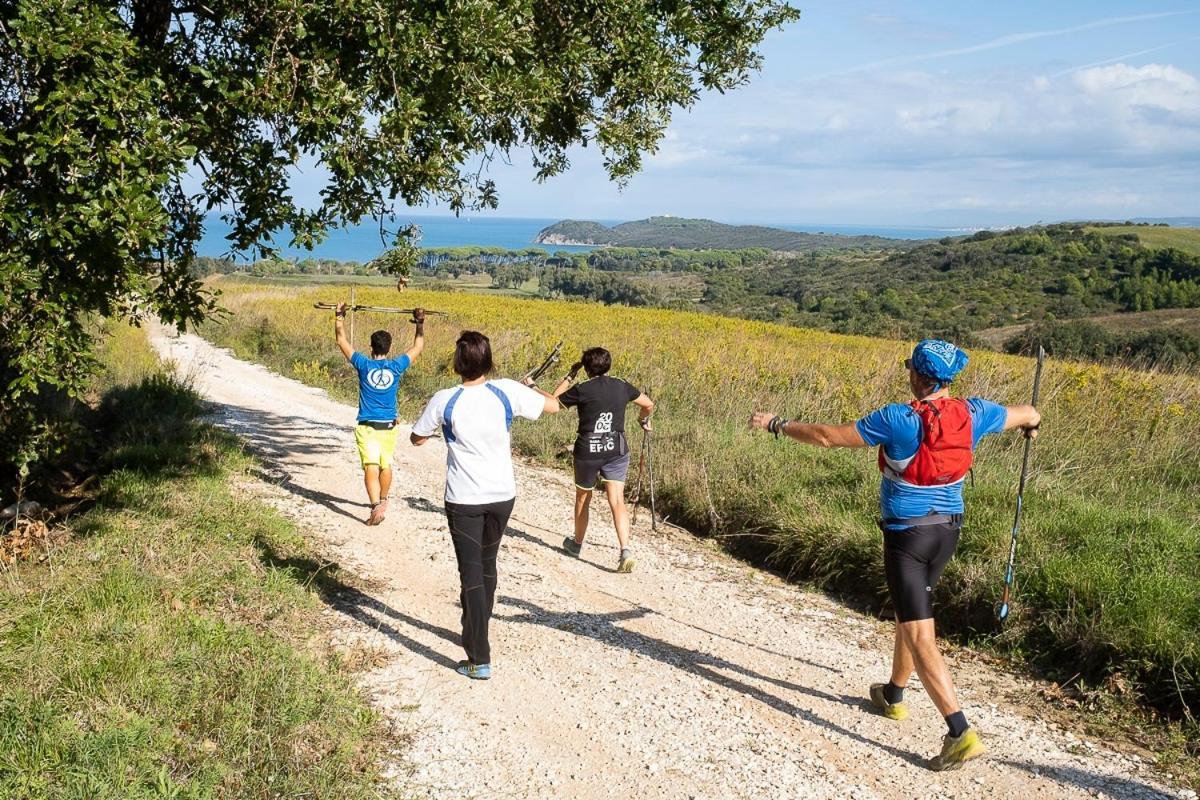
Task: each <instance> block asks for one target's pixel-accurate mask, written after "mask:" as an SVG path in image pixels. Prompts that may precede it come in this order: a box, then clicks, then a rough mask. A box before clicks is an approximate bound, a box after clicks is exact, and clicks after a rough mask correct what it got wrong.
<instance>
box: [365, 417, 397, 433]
mask: <svg viewBox="0 0 1200 800" xmlns="http://www.w3.org/2000/svg"><path fill="white" fill-rule="evenodd" d="M358 424H359V425H366V426H367V427H368V428H374V429H375V430H377V431H390V430H391V429H392V428H394V427H396V420H394V419H392V420H388V421H387V422H382V421H380V420H374V419H360V420H359V421H358Z"/></svg>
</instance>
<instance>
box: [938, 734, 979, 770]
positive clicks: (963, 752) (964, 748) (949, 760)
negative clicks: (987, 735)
mask: <svg viewBox="0 0 1200 800" xmlns="http://www.w3.org/2000/svg"><path fill="white" fill-rule="evenodd" d="M986 752H987V748H986V747H984V746H983V740H982V739H980V737H979V734H978V733H976V732H975V729H974V728H967V729H966V730H965V731H963V735H962V736H959V737H954V736H951V735H949V734H946V736H945V737H944V738H943V739H942V752H941V753H939V754H938V755H937V756H935V757H934V758H932V759H930V761H929V768H930V769H931V770H933V771H934V772H945V771H946V770H951V769H959V768H960V767H962V765H963V764H965V763H967V762H968V761H970V760H972V759H975V758H979V757H980V756H981V755H983V754H984V753H986Z"/></svg>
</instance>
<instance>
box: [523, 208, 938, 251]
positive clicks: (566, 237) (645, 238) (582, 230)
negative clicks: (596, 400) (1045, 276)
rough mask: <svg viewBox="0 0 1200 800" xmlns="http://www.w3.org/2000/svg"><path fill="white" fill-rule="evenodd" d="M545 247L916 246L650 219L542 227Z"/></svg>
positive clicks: (698, 221)
mask: <svg viewBox="0 0 1200 800" xmlns="http://www.w3.org/2000/svg"><path fill="white" fill-rule="evenodd" d="M535 241H536V242H537V243H538V244H548V245H572V244H576V245H580V244H583V245H609V246H612V247H652V248H677V249H684V250H741V249H745V248H751V247H760V248H763V249H766V250H778V251H784V252H793V253H812V252H823V251H830V250H883V249H897V248H904V249H908V248H911V247H915V246H917V245H918V244H920V242H919V241H912V240H906V239H888V238H886V237H883V236H839V235H835V234H828V233H797V232H795V231H785V230H781V229H779V228H768V227H764V226H762V225H726V224H724V223H721V222H714V221H712V220H710V219H685V218H683V217H650V218H649V219H643V220H638V221H637V222H623V223H621V224H620V225H615V226H613V227H611V228H610V227H608V226H606V225H602V224H600V223H599V222H590V221H584V220H572V219H568V220H563V221H562V222H556V223H555V224H553V225H551V226H550V227H548V228H543V229H542V231H541V232H540V233H539V234H538V235H537V239H536V240H535Z"/></svg>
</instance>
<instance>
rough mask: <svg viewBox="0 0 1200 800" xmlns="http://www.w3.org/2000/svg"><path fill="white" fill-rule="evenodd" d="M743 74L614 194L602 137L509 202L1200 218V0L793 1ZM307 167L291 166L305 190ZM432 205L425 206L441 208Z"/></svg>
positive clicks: (815, 216)
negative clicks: (791, 13)
mask: <svg viewBox="0 0 1200 800" xmlns="http://www.w3.org/2000/svg"><path fill="white" fill-rule="evenodd" d="M793 4H794V5H795V6H796V7H798V8H799V9H800V11H801V18H800V20H799V21H798V22H796V23H793V24H791V25H789V26H788V27H787V28H786V29H784V30H782V31H778V32H775V33H773V34H771V35H770V36H769V37H768V39H767V40H766V42H765V43H764V45H763V48H762V52H763V55H764V58H765V63H764V67H763V69H762V71H761V72H760V73H758V74H757V75H755V76H753V78H752V79H751V82H750V84H749V85H748V86H745V87H742V88H740V89H738V90H736V91H733V92H730V93H728V94H725V95H720V94H716V93H714V94H710V95H705V96H704V97H703V98H701V100H700V101H699V102H698V103H697V105H696V106H695V107H694V108H692V109H691V110H690V111H688V112H679V113H677V114H676V116H675V118H674V119H673V120H672V124H671V126H670V129H669V131H668V133H667V136H666V138H665V139H664V141H663V142H662V145H661V147H660V148H659V150H658V152H657V153H655V154H654V155H653V156H651V157H650V158H649V159H647V161H646V165H645V168H644V170H643V171H642V172H641V173H640V174H639V175H637V176H635V177H634V178H633V179H632V180H631V181H630V182H629V184H628V185H627V186H626V187H625V188H624V190H621V189H620V188H619V187H617V186H616V185H614V184H612V183H610V182H609V181H608V179H607V177H606V176H605V174H604V171H603V169H602V168H601V165H600V162H599V159H598V158H597V157H596V154H595V153H594V152H593V150H594V149H588V150H582V149H579V150H576V151H573V154H572V155H573V167H572V169H571V170H570V171H569V172H568V173H566V174H564V175H562V176H559V177H556V178H553V179H551V180H550V181H548V182H546V183H543V184H539V183H537V182H535V181H534V180H533V169H532V167H531V166H530V165H529V160H528V156H527V154H525V153H522V152H514V153H513V154H512V161H511V163H510V164H496V165H494V166H493V168H492V169H491V177H493V178H494V179H495V180H496V182H497V185H498V188H499V192H500V209H499V211H498V212H496V213H498V214H499V215H502V216H511V217H573V218H582V219H605V220H628V219H640V218H643V217H646V216H650V215H654V214H673V215H677V216H695V217H708V218H712V219H718V220H722V221H726V222H761V223H826V224H874V225H930V226H940V227H948V226H956V225H962V226H997V225H1010V224H1029V223H1033V222H1037V221H1047V222H1049V221H1054V220H1063V219H1083V218H1088V219H1126V218H1130V217H1163V216H1200V4H1198V3H1197V2H1195V0H1191V2H1176V1H1175V0H1169V1H1164V2H1155V1H1154V0H1149V1H1143V2H1106V1H1104V0H1099V1H1097V0H1090V1H1089V2H1046V0H1041V2H1028V1H1027V0H1007V1H1006V2H1004V3H994V2H988V3H963V2H961V1H959V2H932V1H930V0H915V1H910V2H903V3H901V2H884V1H883V0H863V1H861V2H859V1H856V0H836V1H835V0H820V1H819V2H818V1H815V0H810V1H809V2H805V1H804V0H796V2H794V3H793ZM317 184H318V181H317V180H316V176H315V175H309V176H305V177H302V178H300V179H298V181H297V183H296V185H295V190H296V192H297V196H298V198H299V199H300V200H301V201H302V202H303V201H304V199H305V196H306V195H309V196H315V192H316V189H317V188H319V187H318V185H317ZM436 210H437V209H436V208H435V209H425V210H424V211H423V212H421V213H429V212H430V211H436Z"/></svg>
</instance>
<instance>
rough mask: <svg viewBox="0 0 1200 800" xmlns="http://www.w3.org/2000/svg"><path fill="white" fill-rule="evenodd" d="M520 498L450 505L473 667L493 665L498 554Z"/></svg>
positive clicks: (464, 626) (448, 515) (465, 639)
mask: <svg viewBox="0 0 1200 800" xmlns="http://www.w3.org/2000/svg"><path fill="white" fill-rule="evenodd" d="M515 502H516V498H513V499H512V500H504V501H501V502H499V503H486V504H484V505H463V504H460V503H446V520H447V521H448V522H449V523H450V539H451V541H453V542H454V556H455V558H457V559H458V578H459V582H460V583H461V585H462V595H461V599H462V645H463V650H466V651H467V661H470V662H471V663H472V664H490V663H492V650H491V647H490V646H489V644H488V623H489V622H490V621H491V619H492V606H493V605H495V602H496V555H497V553H499V552H500V539H501V537H502V536H504V529H505V528H506V527H507V526H508V518H509V516H510V515H511V514H512V510H513V504H514V503H515Z"/></svg>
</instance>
